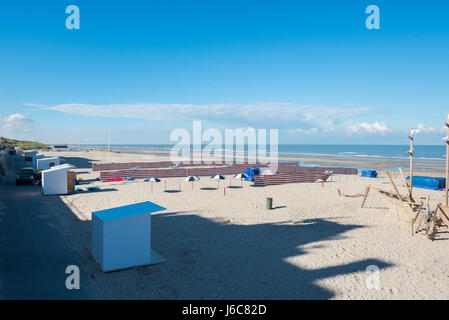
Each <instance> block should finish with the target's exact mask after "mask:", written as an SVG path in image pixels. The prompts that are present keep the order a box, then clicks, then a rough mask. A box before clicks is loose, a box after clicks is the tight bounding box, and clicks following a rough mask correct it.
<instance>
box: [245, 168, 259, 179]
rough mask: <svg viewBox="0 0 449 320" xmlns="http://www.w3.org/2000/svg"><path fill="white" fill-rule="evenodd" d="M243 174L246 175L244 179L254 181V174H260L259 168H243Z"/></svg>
mask: <svg viewBox="0 0 449 320" xmlns="http://www.w3.org/2000/svg"><path fill="white" fill-rule="evenodd" d="M245 174H246V175H247V176H248V177H247V178H245V180H246V181H251V182H254V176H256V175H259V174H260V168H247V169H245Z"/></svg>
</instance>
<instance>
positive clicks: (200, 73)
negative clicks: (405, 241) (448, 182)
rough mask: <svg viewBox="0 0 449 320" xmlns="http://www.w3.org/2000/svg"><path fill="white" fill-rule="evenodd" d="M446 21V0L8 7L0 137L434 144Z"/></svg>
mask: <svg viewBox="0 0 449 320" xmlns="http://www.w3.org/2000/svg"><path fill="white" fill-rule="evenodd" d="M72 4H73V5H77V6H78V7H79V9H80V29H79V30H68V29H67V28H66V26H65V20H66V18H67V16H68V15H67V14H66V13H65V9H66V7H67V6H68V5H72ZM368 5H377V6H378V7H379V9H380V30H368V29H367V28H366V27H365V19H366V18H367V17H368V14H366V13H365V8H366V7H367V6H368ZM448 14H449V2H447V1H426V2H423V1H400V0H398V1H350V0H348V1H338V2H337V1H321V0H318V1H260V0H259V1H229V0H227V1H211V0H209V1H127V2H114V1H93V0H89V1H83V0H74V1H24V2H20V3H17V2H12V1H10V2H6V1H3V2H2V3H1V4H0V43H1V47H0V48H1V50H0V70H1V73H0V134H1V135H3V136H7V137H16V138H24V139H32V140H40V141H44V142H48V143H73V144H77V143H106V142H107V132H108V129H111V132H112V133H111V142H112V143H145V144H153V143H169V137H170V132H171V131H172V130H173V129H175V128H186V129H191V127H192V120H202V122H203V127H205V128H208V127H214V128H217V129H220V130H223V129H224V128H246V127H253V128H277V129H279V142H280V143H297V144H303V143H323V144H329V143H330V144H332V143H336V144H340V143H361V144H363V143H370V144H371V143H376V144H406V143H408V142H407V139H406V136H407V134H408V130H409V128H410V127H411V126H414V127H417V126H419V128H420V132H419V136H417V138H416V142H417V143H422V144H439V143H440V142H441V138H442V137H443V136H444V133H443V132H442V129H441V128H442V125H443V123H444V121H445V118H446V115H447V113H448V112H449V89H448V88H449V20H448V18H447V17H448Z"/></svg>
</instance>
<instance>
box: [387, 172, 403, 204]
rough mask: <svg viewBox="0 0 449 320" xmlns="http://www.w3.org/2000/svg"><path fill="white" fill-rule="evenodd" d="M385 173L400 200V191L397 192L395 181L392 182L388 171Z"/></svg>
mask: <svg viewBox="0 0 449 320" xmlns="http://www.w3.org/2000/svg"><path fill="white" fill-rule="evenodd" d="M385 173H386V174H387V177H388V180H390V183H391V185H392V186H393V189H394V192H395V193H396V195H397V196H398V199H399V200H402V199H403V198H402V196H401V193H400V192H399V190H398V188H397V187H396V183H394V181H393V179H392V178H391V175H390V173H389V172H388V171H385Z"/></svg>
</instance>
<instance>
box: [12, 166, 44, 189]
mask: <svg viewBox="0 0 449 320" xmlns="http://www.w3.org/2000/svg"><path fill="white" fill-rule="evenodd" d="M40 179H41V175H40V174H39V172H37V170H36V169H35V168H32V167H25V168H22V169H20V171H19V173H17V176H16V185H19V184H36V183H37V182H39V181H40Z"/></svg>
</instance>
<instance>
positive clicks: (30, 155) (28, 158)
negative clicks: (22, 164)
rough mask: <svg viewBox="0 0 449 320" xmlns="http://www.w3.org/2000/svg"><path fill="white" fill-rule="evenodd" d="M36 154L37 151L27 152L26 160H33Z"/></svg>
mask: <svg viewBox="0 0 449 320" xmlns="http://www.w3.org/2000/svg"><path fill="white" fill-rule="evenodd" d="M35 155H36V151H27V152H25V161H33V157H34V156H35Z"/></svg>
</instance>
